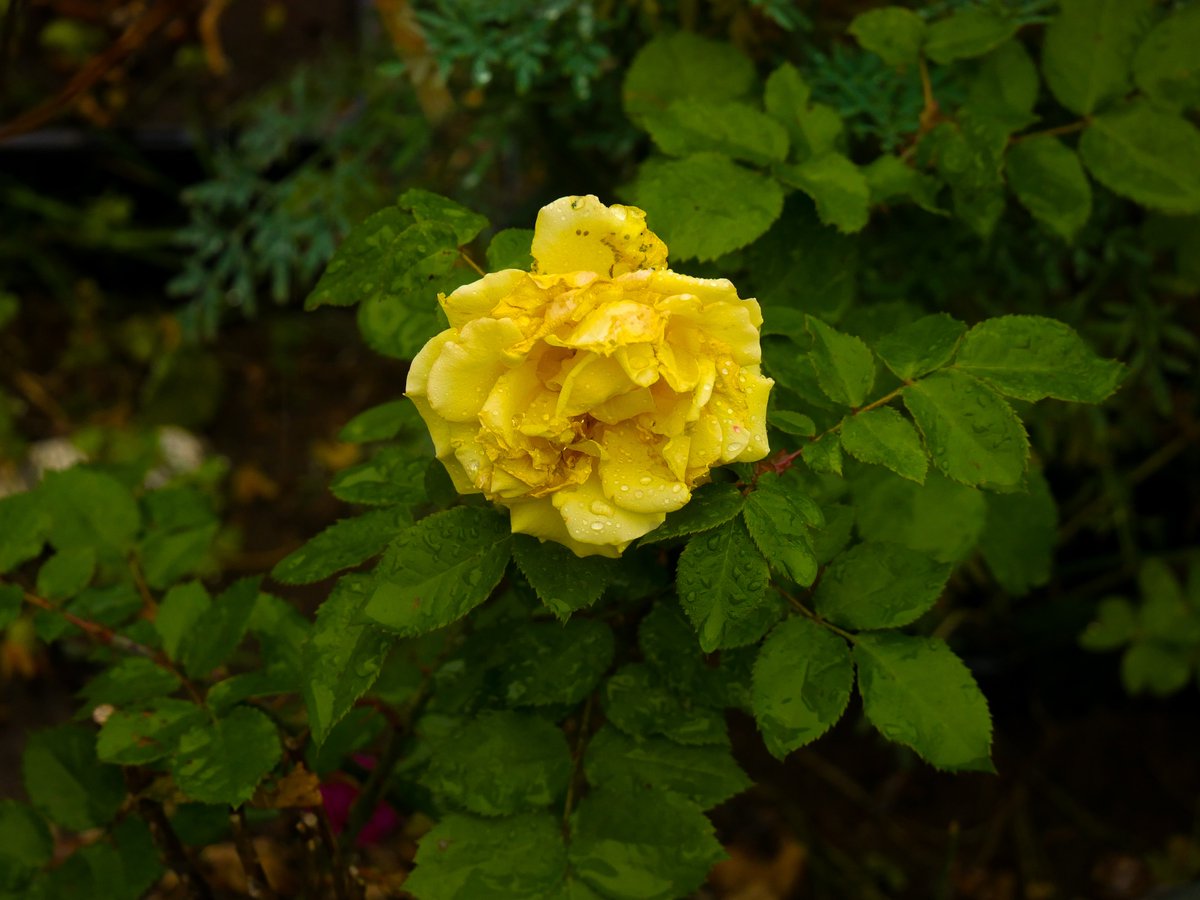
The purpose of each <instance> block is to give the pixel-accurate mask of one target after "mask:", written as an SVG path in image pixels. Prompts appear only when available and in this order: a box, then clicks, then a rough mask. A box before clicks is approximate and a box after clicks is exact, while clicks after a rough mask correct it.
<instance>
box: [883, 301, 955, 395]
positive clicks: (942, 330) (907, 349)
mask: <svg viewBox="0 0 1200 900" xmlns="http://www.w3.org/2000/svg"><path fill="white" fill-rule="evenodd" d="M966 330H967V326H966V325H964V324H963V323H962V322H960V321H958V319H955V318H953V317H952V316H949V315H947V314H946V313H935V314H934V315H932V316H924V317H922V318H920V319H917V320H916V321H915V322H911V323H909V324H908V325H902V326H901V327H899V328H897V329H896V330H895V331H892V332H889V333H888V334H885V335H884V336H883V337H881V338H880V339H879V340H878V341H876V342H875V345H874V350H875V354H876V355H877V356H878V357H879V358H880V359H881V360H883V362H884V365H886V366H887V367H888V368H889V369H891V370H892V373H893V374H894V375H895V376H896V377H897V378H899V379H900V380H901V381H911V380H913V379H914V378H919V377H920V376H922V375H927V374H928V373H930V372H932V371H933V370H934V369H940V368H941V367H942V366H944V365H946V363H948V362H950V358H951V357H952V356H954V350H955V348H957V347H958V342H959V340H961V338H962V336H963V334H964V333H965V332H966Z"/></svg>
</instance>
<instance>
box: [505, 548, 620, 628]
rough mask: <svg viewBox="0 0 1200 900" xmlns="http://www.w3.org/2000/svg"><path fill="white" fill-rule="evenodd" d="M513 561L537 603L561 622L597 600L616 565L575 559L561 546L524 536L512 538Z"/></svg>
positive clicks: (594, 559) (594, 558)
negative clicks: (531, 590)
mask: <svg viewBox="0 0 1200 900" xmlns="http://www.w3.org/2000/svg"><path fill="white" fill-rule="evenodd" d="M513 561H514V562H516V564H517V568H518V569H520V570H521V574H522V575H524V576H525V578H526V580H527V581H528V582H529V586H530V587H532V588H533V590H534V592H535V593H536V594H537V595H538V599H539V600H541V601H542V603H544V604H545V605H546V608H547V609H548V610H550V611H551V612H552V613H554V615H555V616H556V617H557V618H558V619H559V621H562V622H565V621H566V620H567V619H569V618H570V617H571V614H572V613H573V612H576V611H577V610H580V609H586V608H587V607H589V606H591V605H592V604H593V603H595V602H596V601H597V600H599V599H600V595H601V594H603V593H604V590H605V588H607V587H608V585H609V583H610V582H611V581H612V579H613V576H614V574H615V570H616V567H617V566H618V565H619V563H618V562H617V561H616V560H612V559H607V558H605V557H603V556H585V557H578V556H576V555H575V554H574V553H572V552H571V551H570V550H568V549H567V548H566V547H564V546H563V545H562V544H556V543H554V542H553V541H539V540H538V539H537V538H534V537H530V536H529V535H525V534H518V535H514V536H513Z"/></svg>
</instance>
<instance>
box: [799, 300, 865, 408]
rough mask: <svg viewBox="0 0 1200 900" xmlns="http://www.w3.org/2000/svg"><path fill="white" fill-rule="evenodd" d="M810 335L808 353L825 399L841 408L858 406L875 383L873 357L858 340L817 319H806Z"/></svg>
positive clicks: (810, 317)
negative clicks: (841, 406) (810, 340)
mask: <svg viewBox="0 0 1200 900" xmlns="http://www.w3.org/2000/svg"><path fill="white" fill-rule="evenodd" d="M804 323H805V327H806V329H807V330H808V333H809V334H810V335H812V339H813V343H812V350H811V351H810V353H809V356H810V358H811V359H812V362H813V365H814V366H815V367H816V370H817V381H818V383H819V384H820V385H821V390H823V391H824V392H825V394H826V396H828V397H829V399H830V400H832V401H834V402H835V403H840V404H843V405H845V406H862V404H863V403H864V401H866V399H867V394H868V393H869V392H870V390H871V386H872V385H873V384H874V383H875V356H874V354H873V353H871V350H870V348H869V347H867V345H866V344H864V343H863V342H862V340H861V339H859V338H857V337H855V336H854V335H852V334H843V333H842V332H840V331H838V330H837V329H835V328H831V327H830V326H828V325H826V324H825V323H824V322H822V321H821V320H820V319H817V318H814V317H812V316H806V317H805V320H804Z"/></svg>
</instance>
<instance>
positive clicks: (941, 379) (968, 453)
mask: <svg viewBox="0 0 1200 900" xmlns="http://www.w3.org/2000/svg"><path fill="white" fill-rule="evenodd" d="M904 404H905V406H907V407H908V411H909V412H910V413H912V417H913V419H915V420H916V423H917V427H919V428H920V429H921V434H922V436H923V437H924V439H925V447H926V449H927V450H928V451H929V455H930V456H931V457H932V458H933V461H934V463H935V464H936V465H937V467H938V468H939V469H941V470H942V471H943V472H945V473H946V474H947V475H948V476H950V477H951V478H953V479H954V480H955V481H961V482H962V483H963V484H971V485H977V484H994V485H997V486H1010V485H1014V484H1017V483H1018V482H1019V481H1020V480H1021V476H1022V475H1023V474H1024V473H1025V464H1026V462H1027V460H1028V459H1029V439H1028V438H1027V437H1026V436H1025V428H1024V426H1023V425H1022V424H1021V420H1020V419H1018V418H1017V414H1016V413H1014V412H1013V411H1012V407H1010V406H1009V405H1008V404H1007V403H1005V402H1004V400H1003V399H1002V398H1001V397H1000V396H999V395H997V394H996V393H995V392H993V391H992V390H991V389H990V388H989V387H987V386H986V385H985V384H983V383H982V382H980V381H977V380H976V379H974V378H972V377H971V376H970V375H964V374H962V373H960V372H955V371H953V370H951V371H944V372H934V373H933V374H932V375H929V376H927V377H925V378H923V379H922V380H921V381H918V382H916V383H914V384H911V385H909V386H908V387H906V388H905V389H904Z"/></svg>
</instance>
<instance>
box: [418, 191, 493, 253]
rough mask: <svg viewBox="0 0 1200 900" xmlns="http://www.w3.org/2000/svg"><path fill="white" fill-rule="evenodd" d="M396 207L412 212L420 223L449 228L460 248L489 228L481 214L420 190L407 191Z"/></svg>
mask: <svg viewBox="0 0 1200 900" xmlns="http://www.w3.org/2000/svg"><path fill="white" fill-rule="evenodd" d="M396 205H397V206H399V207H400V208H401V209H405V210H408V211H409V212H411V213H412V214H413V218H415V219H416V220H417V221H418V222H436V223H439V224H441V225H445V226H447V227H448V228H450V230H451V231H453V232H454V239H455V240H456V241H457V242H458V244H459V245H460V246H461V245H463V244H469V243H471V241H473V240H474V239H475V238H476V237H477V236H478V234H479V232H481V231H483V229H485V228H487V226H488V220H487V219H485V218H484V217H483V216H481V215H479V213H477V212H474V211H472V210H470V209H467V208H466V207H465V206H463V205H461V204H459V203H455V202H454V201H453V200H450V199H449V198H447V197H443V196H441V195H440V194H434V193H432V192H430V191H423V190H421V189H420V188H410V189H409V190H407V191H405V192H404V193H403V194H401V195H400V199H399V200H397V201H396Z"/></svg>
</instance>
